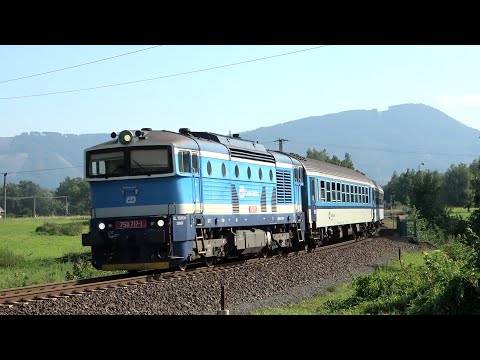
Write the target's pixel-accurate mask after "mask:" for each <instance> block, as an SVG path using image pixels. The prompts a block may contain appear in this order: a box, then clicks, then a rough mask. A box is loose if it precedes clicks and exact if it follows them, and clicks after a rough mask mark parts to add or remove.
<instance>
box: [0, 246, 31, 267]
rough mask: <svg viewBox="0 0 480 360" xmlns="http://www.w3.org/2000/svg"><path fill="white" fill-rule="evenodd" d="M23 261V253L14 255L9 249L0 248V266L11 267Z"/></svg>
mask: <svg viewBox="0 0 480 360" xmlns="http://www.w3.org/2000/svg"><path fill="white" fill-rule="evenodd" d="M24 261H25V257H24V256H23V255H15V254H14V253H13V251H11V250H9V249H0V267H13V266H17V265H21V264H22V263H23V262H24Z"/></svg>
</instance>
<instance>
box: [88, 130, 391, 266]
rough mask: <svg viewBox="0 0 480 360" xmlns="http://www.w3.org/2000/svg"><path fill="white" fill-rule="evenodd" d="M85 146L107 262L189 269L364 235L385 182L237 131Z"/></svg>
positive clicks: (376, 215)
mask: <svg viewBox="0 0 480 360" xmlns="http://www.w3.org/2000/svg"><path fill="white" fill-rule="evenodd" d="M112 138H113V140H111V141H108V142H105V143H103V144H100V145H97V146H93V147H91V148H88V149H86V150H85V164H86V166H85V178H86V180H87V181H89V182H90V188H91V197H92V213H91V221H90V231H89V233H88V234H83V235H82V244H83V245H84V246H90V247H91V250H92V263H93V266H94V267H95V268H97V269H101V270H144V269H170V268H172V269H173V268H179V269H185V268H186V266H187V264H188V263H189V262H194V261H199V260H201V261H203V262H204V263H206V264H207V265H210V264H212V263H213V262H214V261H215V260H217V259H222V258H231V257H238V256H244V255H257V254H258V255H261V256H267V254H268V253H269V252H271V251H274V252H279V253H281V252H282V251H283V250H288V249H299V248H305V249H306V248H308V247H313V246H316V245H319V244H322V243H324V242H326V241H329V240H334V239H339V238H345V237H347V236H350V237H358V236H365V235H366V234H367V233H370V232H372V231H373V230H374V229H375V228H377V227H378V225H379V223H380V222H381V221H382V219H383V190H382V189H381V187H380V186H378V185H376V184H375V183H374V182H373V181H371V180H369V179H368V178H367V177H366V176H365V175H364V174H362V173H360V172H358V171H354V170H350V169H345V168H342V167H339V166H335V165H331V164H327V163H324V162H320V161H316V160H311V159H304V158H301V157H299V156H296V155H292V154H285V153H282V152H278V151H272V150H267V149H266V148H265V147H264V146H263V145H261V144H258V143H256V142H253V141H248V140H243V139H241V138H240V137H239V136H238V135H233V136H223V135H218V134H214V133H208V132H193V131H190V130H189V129H187V128H182V129H180V130H179V132H178V133H176V132H171V131H165V130H163V131H152V129H150V128H143V129H142V130H137V131H130V130H124V131H122V132H120V134H118V135H117V134H116V133H112Z"/></svg>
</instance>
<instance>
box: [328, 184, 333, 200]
mask: <svg viewBox="0 0 480 360" xmlns="http://www.w3.org/2000/svg"><path fill="white" fill-rule="evenodd" d="M331 196H332V195H331V194H330V181H327V202H330V201H332V198H331Z"/></svg>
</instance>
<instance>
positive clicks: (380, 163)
mask: <svg viewBox="0 0 480 360" xmlns="http://www.w3.org/2000/svg"><path fill="white" fill-rule="evenodd" d="M192 131H209V132H213V133H215V132H216V131H215V129H210V128H204V129H192ZM479 135H480V131H479V130H476V129H473V128H471V127H469V126H467V125H465V124H462V123H461V122H459V121H458V120H456V119H454V118H452V117H450V116H448V115H447V114H445V113H443V112H442V111H440V110H438V109H436V108H434V107H431V106H428V105H424V104H418V103H417V104H399V105H391V106H389V107H388V109H387V110H382V111H379V110H377V109H369V110H366V109H359V110H346V111H342V112H339V113H330V114H325V115H316V116H309V117H306V118H301V119H296V120H290V121H287V122H284V123H279V124H276V125H271V126H263V127H259V128H257V129H253V130H250V131H245V132H242V133H240V136H241V137H242V138H244V139H248V140H254V141H258V142H260V143H263V144H264V145H265V146H266V147H267V148H273V147H274V146H276V144H275V143H274V141H275V140H278V139H280V138H283V139H287V140H288V141H286V142H284V151H286V152H294V153H298V154H299V155H301V156H305V154H306V152H307V149H308V148H312V149H313V148H315V149H317V150H319V151H320V150H322V149H324V148H325V149H326V150H327V152H328V154H329V155H330V156H333V155H337V156H338V157H339V158H343V157H344V155H345V153H346V152H348V153H349V154H350V155H351V158H352V160H353V163H354V165H355V168H356V169H358V170H360V171H362V172H364V173H365V174H366V175H367V176H368V177H370V178H372V179H373V180H375V181H377V182H378V183H380V184H385V183H387V182H388V180H389V179H390V177H391V175H392V174H393V171H395V170H396V171H397V172H403V171H405V170H406V169H407V168H411V169H415V170H417V169H418V167H419V165H420V164H421V163H422V162H423V163H425V166H422V169H423V170H425V169H430V170H438V171H442V172H443V171H445V170H446V169H448V167H449V166H450V165H451V164H453V163H455V164H458V163H460V162H464V163H467V164H469V163H470V162H472V161H473V160H474V159H476V158H478V154H479V153H480V142H479V141H478V138H479ZM108 140H110V135H109V134H106V133H105V134H102V133H97V134H78V135H77V134H61V133H55V132H38V131H32V132H30V133H22V134H21V135H17V136H14V137H0V171H1V172H2V173H5V172H7V173H9V174H8V180H7V182H18V181H20V180H31V181H33V182H35V183H37V184H39V185H41V186H42V187H46V188H48V189H55V188H56V187H57V186H58V184H59V183H60V182H62V181H63V180H64V179H65V177H67V176H69V177H71V178H73V177H83V152H84V150H85V149H86V148H88V147H90V146H93V145H95V144H98V143H102V142H105V141H108ZM273 144H275V145H273ZM275 149H276V148H275ZM45 169H56V170H45Z"/></svg>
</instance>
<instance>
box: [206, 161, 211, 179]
mask: <svg viewBox="0 0 480 360" xmlns="http://www.w3.org/2000/svg"><path fill="white" fill-rule="evenodd" d="M207 173H208V175H209V176H210V175H212V164H211V163H210V161H209V162H207Z"/></svg>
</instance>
